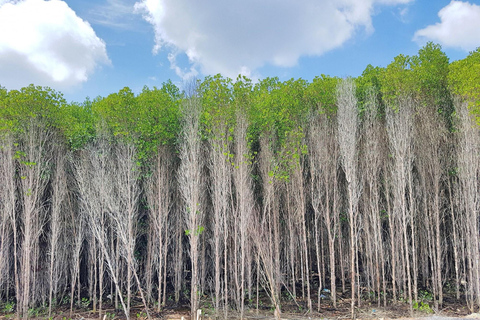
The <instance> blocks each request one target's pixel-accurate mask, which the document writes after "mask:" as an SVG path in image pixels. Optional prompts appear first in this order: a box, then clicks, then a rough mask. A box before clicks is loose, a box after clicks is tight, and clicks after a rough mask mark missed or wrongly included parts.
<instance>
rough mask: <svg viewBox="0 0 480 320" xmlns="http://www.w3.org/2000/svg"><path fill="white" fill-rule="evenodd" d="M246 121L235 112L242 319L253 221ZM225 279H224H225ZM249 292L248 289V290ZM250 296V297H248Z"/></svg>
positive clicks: (240, 111) (244, 117)
mask: <svg viewBox="0 0 480 320" xmlns="http://www.w3.org/2000/svg"><path fill="white" fill-rule="evenodd" d="M247 129H248V122H247V117H246V115H245V114H244V112H243V111H242V110H238V111H237V114H236V127H235V132H234V135H235V137H234V141H235V158H234V159H235V163H234V165H235V167H234V170H233V179H234V182H235V191H236V199H237V201H236V216H239V218H240V226H239V229H240V299H241V300H240V318H241V319H243V316H244V310H245V306H244V303H245V272H247V276H248V281H249V286H248V287H249V288H250V281H251V280H250V276H249V275H250V269H251V265H250V263H249V261H250V259H249V257H248V255H249V254H251V248H250V242H249V240H250V239H251V238H250V237H248V228H249V225H250V224H251V223H253V209H254V198H253V187H252V184H253V182H252V178H251V174H252V168H251V157H252V156H251V154H250V150H249V148H248V141H247ZM225 281H226V279H225ZM249 293H250V290H249ZM249 298H250V297H249Z"/></svg>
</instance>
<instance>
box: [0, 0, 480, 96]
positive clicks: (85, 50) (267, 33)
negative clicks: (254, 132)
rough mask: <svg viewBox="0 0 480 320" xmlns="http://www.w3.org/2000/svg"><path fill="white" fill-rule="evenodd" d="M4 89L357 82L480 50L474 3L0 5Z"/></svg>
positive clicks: (36, 1) (248, 0)
mask: <svg viewBox="0 0 480 320" xmlns="http://www.w3.org/2000/svg"><path fill="white" fill-rule="evenodd" d="M0 30H1V31H0V85H1V86H4V87H6V88H7V89H18V88H20V87H22V86H26V85H28V84H30V83H34V84H36V85H46V86H49V87H51V88H53V89H56V90H59V91H61V92H63V93H64V96H65V98H66V99H67V100H68V101H79V102H81V101H83V100H84V99H85V97H87V96H89V97H91V98H94V97H96V96H98V95H100V96H106V95H108V94H110V93H113V92H117V91H118V90H120V89H121V88H123V87H125V86H128V87H130V88H131V89H132V90H133V91H134V92H140V91H141V89H142V87H143V86H144V85H147V86H149V87H153V86H161V84H162V83H163V82H165V81H167V80H168V79H171V80H172V81H173V82H174V83H176V84H178V85H180V86H181V84H182V82H183V81H188V80H189V79H190V78H192V77H196V78H200V79H201V78H203V77H204V76H205V75H210V74H216V73H221V74H223V75H225V76H229V77H232V78H235V77H236V75H238V73H242V74H244V75H247V76H248V77H250V78H252V79H254V80H255V79H261V78H265V77H273V76H278V77H279V78H280V79H281V80H286V79H290V78H303V79H306V80H309V81H311V80H312V79H313V78H314V77H315V76H317V75H321V74H327V75H331V76H340V77H344V76H358V75H360V74H361V72H362V71H363V70H364V69H365V67H366V66H367V65H368V64H372V65H374V66H382V67H384V66H386V65H388V63H390V62H391V61H392V60H393V58H394V57H395V56H396V55H398V54H400V53H402V54H406V55H414V54H416V53H417V52H418V49H419V48H420V47H421V46H422V45H423V44H425V43H426V42H427V41H434V42H436V43H440V44H441V45H442V47H443V50H444V51H445V52H446V53H447V55H448V56H449V58H450V60H451V61H453V60H457V59H462V58H464V57H465V56H466V55H467V54H468V52H469V51H471V50H474V49H475V48H476V47H478V46H480V0H479V1H448V0H435V1H432V0H428V1H427V0H230V1H225V0H202V1H199V0H96V1H93V0H65V1H60V0H51V1H44V0H20V1H18V0H0Z"/></svg>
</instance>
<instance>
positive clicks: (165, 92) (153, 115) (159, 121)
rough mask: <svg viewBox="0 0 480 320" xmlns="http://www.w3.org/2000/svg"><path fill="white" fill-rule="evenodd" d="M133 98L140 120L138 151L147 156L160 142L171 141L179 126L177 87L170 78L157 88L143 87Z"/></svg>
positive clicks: (168, 142)
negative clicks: (134, 98)
mask: <svg viewBox="0 0 480 320" xmlns="http://www.w3.org/2000/svg"><path fill="white" fill-rule="evenodd" d="M136 100H137V108H138V109H137V111H138V115H137V117H138V119H139V121H138V122H137V127H136V128H135V129H136V132H137V134H138V136H139V137H140V139H138V142H137V144H138V145H139V146H140V147H139V149H140V153H141V155H143V157H148V156H149V155H150V154H152V153H153V152H155V151H156V150H157V148H158V146H160V145H165V144H169V145H173V144H174V143H175V140H176V137H177V135H178V131H179V128H180V124H179V116H180V114H179V106H180V91H179V90H178V88H177V87H176V86H175V85H174V84H173V83H172V82H171V81H168V82H166V83H164V84H163V86H162V88H160V89H158V88H156V87H154V88H153V89H149V88H147V87H144V88H143V90H142V92H141V93H140V94H139V95H138V96H137V98H136Z"/></svg>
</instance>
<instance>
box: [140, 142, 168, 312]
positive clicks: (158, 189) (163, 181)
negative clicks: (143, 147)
mask: <svg viewBox="0 0 480 320" xmlns="http://www.w3.org/2000/svg"><path fill="white" fill-rule="evenodd" d="M152 170H153V174H152V176H151V177H150V178H149V179H148V180H147V182H146V187H145V189H146V192H145V193H146V196H147V202H148V206H149V208H150V210H149V218H150V219H149V220H150V223H151V234H150V241H151V243H150V245H149V248H150V251H151V252H150V253H149V255H150V256H151V260H150V261H151V263H152V264H153V265H152V264H149V265H148V266H147V268H148V269H147V270H149V271H148V272H149V277H150V280H149V281H150V282H151V277H152V275H153V272H154V269H155V271H156V273H157V277H158V282H157V290H158V297H157V303H158V304H157V312H160V310H161V308H162V306H163V305H164V302H163V301H162V292H163V290H162V286H163V281H164V280H166V277H167V275H166V272H165V271H166V270H165V265H166V261H167V257H166V253H167V252H166V251H167V249H166V248H167V244H168V232H169V213H170V210H171V206H172V203H171V192H172V186H171V185H172V179H173V177H172V171H173V159H172V152H171V150H169V149H168V147H166V146H160V147H159V149H158V151H157V155H156V158H155V165H154V167H153V168H152ZM150 286H151V284H150ZM163 299H165V294H163Z"/></svg>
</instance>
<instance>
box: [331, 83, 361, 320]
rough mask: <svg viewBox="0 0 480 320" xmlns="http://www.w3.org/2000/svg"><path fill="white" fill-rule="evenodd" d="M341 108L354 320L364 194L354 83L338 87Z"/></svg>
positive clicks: (338, 103) (339, 106)
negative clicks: (362, 194)
mask: <svg viewBox="0 0 480 320" xmlns="http://www.w3.org/2000/svg"><path fill="white" fill-rule="evenodd" d="M337 105H338V118H337V121H338V145H339V151H340V161H341V163H342V167H343V170H344V172H345V179H346V180H347V194H348V217H349V224H350V274H351V276H350V281H351V286H352V304H351V314H352V318H354V317H355V289H356V287H355V283H356V272H355V266H356V264H357V253H356V250H357V245H358V244H357V232H358V231H357V230H358V229H357V228H358V227H357V222H358V219H357V217H358V211H357V205H358V200H359V198H360V192H361V185H360V184H361V179H360V176H359V173H358V153H357V152H358V151H357V148H358V147H357V143H358V142H357V135H358V111H357V99H356V97H355V83H354V82H353V80H352V79H350V78H348V79H344V80H342V81H341V82H339V84H338V87H337Z"/></svg>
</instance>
